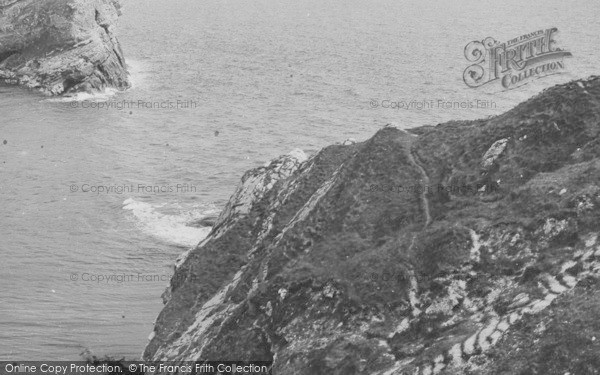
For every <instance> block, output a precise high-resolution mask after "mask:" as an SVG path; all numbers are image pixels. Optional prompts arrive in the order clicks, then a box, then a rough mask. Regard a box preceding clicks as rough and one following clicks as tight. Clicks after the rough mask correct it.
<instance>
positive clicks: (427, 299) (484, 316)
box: [144, 77, 600, 375]
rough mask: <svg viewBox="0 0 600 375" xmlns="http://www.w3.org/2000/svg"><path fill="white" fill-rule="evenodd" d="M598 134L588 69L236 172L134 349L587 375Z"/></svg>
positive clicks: (355, 368) (593, 330)
mask: <svg viewBox="0 0 600 375" xmlns="http://www.w3.org/2000/svg"><path fill="white" fill-rule="evenodd" d="M599 133H600V78H598V77H592V78H590V79H588V80H580V81H575V82H571V83H568V84H565V85H559V86H556V87H553V88H551V89H548V90H546V91H545V92H543V93H541V94H539V95H537V96H536V97H534V98H532V99H530V100H528V101H526V102H524V103H522V104H520V105H518V106H517V107H515V108H514V109H512V110H510V111H508V112H506V113H505V114H502V115H500V116H497V117H494V118H490V119H485V120H477V121H453V122H449V123H445V124H441V125H438V126H435V127H434V126H427V127H420V128H414V129H408V130H407V131H405V130H402V129H399V128H396V127H393V126H388V127H385V128H384V129H381V130H380V131H378V132H377V133H376V134H375V135H374V136H373V137H372V138H371V139H369V140H367V141H365V142H361V143H344V145H341V144H340V145H332V146H329V147H326V148H325V149H323V150H322V151H320V152H319V153H318V154H316V155H314V156H313V157H311V158H309V159H307V158H306V157H305V156H304V155H303V154H302V153H301V152H294V153H293V154H291V155H286V156H283V157H280V158H278V159H276V160H274V161H273V162H271V163H270V164H269V165H268V166H266V167H261V168H258V169H255V170H251V171H249V172H247V173H246V174H245V175H244V177H243V179H242V184H241V185H240V187H238V189H237V191H236V192H235V193H234V195H233V196H232V198H231V200H230V201H229V204H228V205H227V208H226V209H225V210H224V212H223V213H222V214H221V216H220V217H219V219H218V220H217V222H216V224H215V226H214V228H213V230H212V232H211V233H210V235H209V236H208V237H207V238H206V239H205V240H204V241H202V243H201V244H199V246H198V247H196V248H194V249H192V250H190V251H189V252H187V253H186V254H185V255H184V256H182V257H181V258H180V259H179V260H178V262H177V266H176V274H175V276H176V277H174V278H173V281H172V283H171V285H170V287H169V288H168V290H167V292H166V293H165V296H164V297H165V303H166V305H165V307H164V309H163V311H162V312H161V314H160V315H159V317H158V319H157V321H156V325H155V330H154V332H153V333H152V335H151V340H150V342H149V344H148V345H147V347H146V350H145V353H144V359H146V360H153V361H158V360H162V361H172V362H173V361H175V362H177V361H189V360H199V359H202V360H248V361H250V360H255V361H259V360H263V361H264V360H273V361H274V365H273V369H274V373H275V374H306V375H308V374H311V375H314V374H382V375H383V374H423V375H427V374H565V373H569V372H570V373H571V374H595V373H597V372H594V371H597V369H598V368H600V326H599V325H598V322H599V321H600V312H598V309H597V307H598V305H599V304H600V282H599V276H600V244H599V243H598V228H599V224H600V210H598V205H600V158H599V156H600V138H599V137H598V134H599ZM410 186H413V187H414V186H419V187H420V188H419V189H408V187H410ZM385 187H392V188H385ZM454 187H457V189H454ZM466 187H469V189H466ZM472 187H474V188H472ZM569 306H571V307H569Z"/></svg>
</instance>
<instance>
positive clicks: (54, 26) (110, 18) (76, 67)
mask: <svg viewBox="0 0 600 375" xmlns="http://www.w3.org/2000/svg"><path fill="white" fill-rule="evenodd" d="M119 15H120V5H119V3H118V2H117V0H44V1H39V0H0V81H4V82H6V83H11V84H20V85H23V86H26V87H29V88H33V89H39V90H41V91H42V92H45V93H47V94H52V95H61V94H66V93H73V92H80V91H87V92H93V91H100V90H103V89H105V88H108V87H110V88H116V89H119V90H123V89H126V88H128V87H129V79H128V74H127V70H126V66H125V60H124V58H123V52H122V51H121V47H120V45H119V42H118V40H117V38H116V36H115V34H114V29H115V23H116V21H117V18H118V17H119Z"/></svg>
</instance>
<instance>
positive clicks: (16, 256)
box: [0, 0, 600, 360]
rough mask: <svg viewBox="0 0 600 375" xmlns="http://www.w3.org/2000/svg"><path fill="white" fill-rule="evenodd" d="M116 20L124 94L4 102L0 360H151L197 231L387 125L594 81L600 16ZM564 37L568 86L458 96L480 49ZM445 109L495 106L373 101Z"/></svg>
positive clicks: (265, 3)
mask: <svg viewBox="0 0 600 375" xmlns="http://www.w3.org/2000/svg"><path fill="white" fill-rule="evenodd" d="M123 12H124V14H123V17H122V18H121V19H120V24H119V28H118V29H119V37H120V40H121V43H122V47H123V50H124V51H125V55H126V58H127V60H128V63H129V65H130V70H131V73H132V80H133V82H134V87H133V88H132V89H131V90H129V91H127V92H124V93H117V94H115V95H113V96H106V97H95V98H86V97H84V96H82V97H79V98H78V99H79V100H78V101H68V100H49V99H48V98H46V97H43V96H41V95H39V94H36V93H33V92H29V91H27V90H23V89H20V88H16V87H8V86H0V203H1V212H2V214H1V215H0V257H1V258H2V261H1V262H0V360H36V359H78V358H79V354H80V353H81V352H82V351H84V350H89V351H91V352H92V353H94V354H96V355H98V356H103V355H105V354H106V355H116V356H125V357H127V358H137V357H139V355H140V353H141V352H142V350H143V348H144V346H145V344H146V342H147V337H148V334H149V333H150V332H151V331H152V325H153V321H154V319H155V318H156V316H157V314H158V312H159V311H160V309H161V307H162V302H161V299H160V295H161V293H162V291H163V290H164V288H165V286H166V285H167V283H168V279H169V277H170V275H171V274H172V272H173V270H172V264H173V261H174V259H175V258H176V257H177V256H178V255H179V254H180V253H182V252H183V251H185V250H186V249H187V248H188V247H190V246H193V245H194V244H196V243H197V242H198V241H199V240H201V239H202V238H203V236H205V235H206V229H198V228H193V227H190V226H187V225H186V224H187V223H189V222H191V221H193V220H195V219H198V218H202V217H204V216H205V215H214V214H216V213H218V212H219V210H220V209H221V208H222V207H223V206H224V204H225V202H226V201H227V199H228V197H229V195H230V194H231V193H232V192H233V190H234V188H235V186H236V184H237V183H238V181H239V180H240V178H241V176H242V174H243V172H244V171H246V170H248V169H249V168H252V167H255V166H259V165H262V164H264V162H265V161H267V160H269V159H271V158H273V157H276V156H278V155H280V154H285V153H287V152H289V151H290V150H292V149H294V148H301V149H303V150H305V151H306V152H308V153H310V152H315V151H317V150H318V149H319V148H321V147H323V146H326V145H328V144H331V143H335V142H341V141H343V140H345V139H346V138H355V139H357V140H364V139H366V138H368V137H369V136H371V135H372V134H373V133H374V132H375V131H376V130H377V129H379V128H381V127H382V126H384V125H385V124H386V123H388V122H397V123H398V124H400V125H401V126H404V127H413V126H418V125H427V124H429V125H435V124H437V123H440V122H444V121H447V120H451V119H474V118H481V117H486V116H489V115H495V114H498V113H501V112H504V111H506V110H508V109H510V108H511V107H513V106H514V105H515V104H517V103H519V102H521V101H523V100H525V99H527V98H529V97H530V96H532V95H534V94H535V93H537V92H539V91H541V90H542V89H544V88H546V87H549V86H552V85H554V84H556V83H561V82H566V81H569V80H571V79H574V78H585V77H588V76H589V75H592V74H598V73H600V72H599V71H598V68H597V64H598V61H599V57H600V54H599V53H598V46H600V43H599V41H600V23H599V22H598V18H599V17H600V3H598V2H597V1H596V0H587V1H578V2H576V3H574V2H567V1H564V0H560V1H559V0H549V1H548V0H545V1H539V0H538V1H530V2H523V1H520V0H505V1H501V2H498V1H449V2H441V1H432V0H419V1H403V0H375V1H356V0H343V1H342V0H331V1H317V0H295V1H276V0H253V1H231V0H218V1H217V0H207V1H203V2H199V1H197V0H171V1H163V0H144V1H142V0H128V1H127V2H126V3H125V6H124V8H123ZM552 26H554V27H557V28H558V29H559V31H560V34H559V36H560V39H559V40H560V46H561V47H564V48H566V49H568V50H569V51H571V52H572V53H573V58H571V59H568V60H566V70H567V74H562V75H555V76H552V77H546V78H543V79H539V80H537V81H535V82H533V83H531V84H528V85H526V86H524V87H521V88H518V89H514V90H509V91H504V92H503V91H501V88H500V85H499V84H497V83H495V84H490V85H489V87H483V88H480V89H477V90H476V89H471V88H468V87H467V86H466V85H465V84H464V83H463V81H462V72H463V70H464V69H465V68H466V66H467V65H468V63H467V61H466V60H465V58H464V56H463V49H464V46H465V45H466V44H467V43H468V42H470V41H472V40H475V39H482V38H485V37H488V36H492V37H494V38H496V39H497V40H499V41H507V40H509V39H513V38H515V37H518V36H521V35H523V34H527V33H530V32H533V31H536V30H539V29H546V28H549V27H552ZM438 99H441V100H445V101H458V102H465V101H473V100H482V101H483V100H492V101H494V103H495V108H487V109H486V108H472V109H442V108H422V109H421V110H419V109H416V108H414V107H413V108H411V109H409V110H407V109H400V110H398V109H390V108H382V107H381V105H380V106H378V107H377V108H373V106H372V105H371V101H377V102H378V103H382V101H384V100H389V101H406V102H410V101H413V100H414V101H421V102H422V101H423V100H425V101H430V100H434V101H436V102H437V100H438ZM129 102H134V103H135V104H124V103H129ZM99 103H102V105H104V106H106V107H108V108H106V107H105V108H101V109H98V108H97V107H98V106H99V105H100V104H99ZM124 106H125V107H124ZM94 107H95V108H94ZM149 107H150V108H149ZM152 107H154V108H152ZM169 107H172V108H169ZM4 140H6V144H3V142H2V141H4ZM102 190H104V191H102Z"/></svg>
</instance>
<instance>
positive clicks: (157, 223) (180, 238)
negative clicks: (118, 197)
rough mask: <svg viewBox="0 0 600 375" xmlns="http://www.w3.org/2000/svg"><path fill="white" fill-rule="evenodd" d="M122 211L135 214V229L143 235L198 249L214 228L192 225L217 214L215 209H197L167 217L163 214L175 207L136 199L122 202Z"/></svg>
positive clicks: (167, 215)
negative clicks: (197, 246)
mask: <svg viewBox="0 0 600 375" xmlns="http://www.w3.org/2000/svg"><path fill="white" fill-rule="evenodd" d="M123 209H124V210H127V211H130V212H131V213H132V214H133V218H135V222H136V226H137V227H138V228H139V229H140V230H141V231H143V232H144V233H146V234H148V235H151V236H153V237H155V238H158V239H160V240H162V241H164V242H167V243H171V244H176V245H179V246H186V247H192V246H196V245H197V244H198V243H199V242H200V241H202V240H203V239H204V238H205V237H206V236H207V235H208V233H210V230H211V227H203V228H196V227H193V226H190V224H191V223H193V222H195V221H197V220H200V219H202V218H205V217H208V216H214V215H216V214H217V213H218V211H217V210H216V208H214V207H208V208H207V207H202V208H198V207H196V208H193V209H191V210H188V211H181V210H179V209H178V211H179V212H178V213H177V214H167V213H164V211H168V210H169V209H170V210H173V205H168V204H159V205H153V204H150V203H146V202H141V201H137V200H135V199H133V198H129V199H126V200H125V201H123ZM161 210H162V211H163V212H161Z"/></svg>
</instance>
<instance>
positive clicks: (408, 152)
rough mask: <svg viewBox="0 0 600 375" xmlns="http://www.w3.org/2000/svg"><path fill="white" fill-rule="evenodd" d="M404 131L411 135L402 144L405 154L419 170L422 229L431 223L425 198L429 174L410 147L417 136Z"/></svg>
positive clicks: (427, 202)
mask: <svg viewBox="0 0 600 375" xmlns="http://www.w3.org/2000/svg"><path fill="white" fill-rule="evenodd" d="M405 133H406V134H408V135H410V136H411V138H408V139H406V142H405V144H404V146H405V147H406V156H407V157H408V160H409V161H410V163H411V164H412V165H414V166H415V167H416V168H417V169H418V170H419V172H421V183H420V186H421V187H422V188H423V191H422V192H421V206H422V208H423V212H424V214H425V225H423V229H425V228H427V227H428V226H429V224H431V212H430V210H429V200H428V199H427V191H428V190H429V184H430V182H429V176H428V175H427V172H426V171H425V168H423V166H422V165H421V163H420V162H419V161H418V159H419V158H418V156H416V155H415V153H414V150H413V147H412V146H413V144H414V141H415V140H416V138H417V136H416V135H414V134H411V133H409V132H407V131H405ZM413 243H414V241H413ZM411 247H412V246H411Z"/></svg>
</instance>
